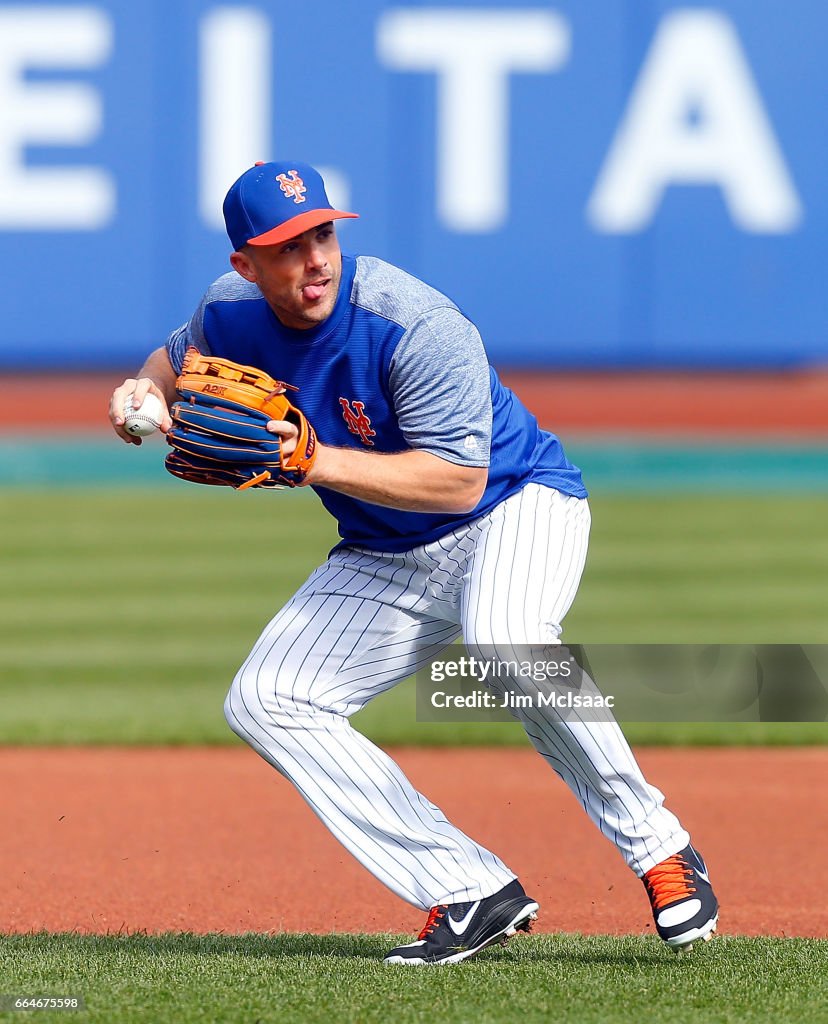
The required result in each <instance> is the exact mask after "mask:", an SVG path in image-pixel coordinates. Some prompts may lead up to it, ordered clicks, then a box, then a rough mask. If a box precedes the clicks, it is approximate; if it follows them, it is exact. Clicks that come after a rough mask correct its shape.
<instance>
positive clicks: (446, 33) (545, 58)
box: [377, 8, 570, 233]
mask: <svg viewBox="0 0 828 1024" xmlns="http://www.w3.org/2000/svg"><path fill="white" fill-rule="evenodd" d="M569 47H570V32H569V25H568V23H567V22H566V20H565V19H564V18H563V17H562V16H561V15H560V14H557V13H556V12H554V11H544V10H538V9H525V10H520V9H517V10H516V9H513V8H508V9H507V8H500V9H497V8H493V9H491V10H481V9H479V8H478V9H468V10H465V9H458V8H453V9H447V8H443V9H440V8H417V9H413V8H399V9H396V10H391V11H388V12H387V13H386V14H384V15H383V16H382V17H381V19H380V21H379V25H378V28H377V52H378V54H379V57H380V60H382V62H383V63H384V64H385V65H386V66H387V67H390V68H393V69H394V70H396V71H423V72H433V73H434V74H436V75H437V90H438V91H437V104H438V106H437V161H436V163H437V213H438V216H439V218H440V220H441V221H442V223H443V224H444V225H445V226H446V227H448V228H450V229H451V230H453V231H460V232H476V233H483V232H491V231H495V230H497V228H499V227H501V226H502V225H503V223H504V222H505V221H506V218H507V216H508V213H509V196H508V182H509V174H508V154H509V82H508V78H509V75H510V74H513V73H515V72H524V73H526V72H531V73H535V74H539V73H544V72H550V71H555V70H557V69H558V68H560V67H561V66H562V65H563V64H564V63H565V62H566V60H567V57H568V55H569Z"/></svg>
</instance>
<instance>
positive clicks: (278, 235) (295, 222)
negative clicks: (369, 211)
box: [247, 210, 359, 245]
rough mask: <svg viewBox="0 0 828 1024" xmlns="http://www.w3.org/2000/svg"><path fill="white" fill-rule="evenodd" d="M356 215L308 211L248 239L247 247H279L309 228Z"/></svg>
mask: <svg viewBox="0 0 828 1024" xmlns="http://www.w3.org/2000/svg"><path fill="white" fill-rule="evenodd" d="M358 216H359V214H358V213H345V212H344V211H343V210H308V211H307V213H300V214H299V215H298V216H296V217H291V218H290V220H286V221H285V222H284V223H283V224H280V225H279V226H278V227H276V228H271V229H270V231H265V232H264V233H263V234H261V235H256V237H255V238H248V240H247V244H248V245H279V243H280V242H287V241H288V240H289V239H291V238H296V236H297V235H301V234H302V232H303V231H310V229H311V228H318V227H319V225H320V224H327V223H328V221H329V220H342V219H343V218H345V217H358Z"/></svg>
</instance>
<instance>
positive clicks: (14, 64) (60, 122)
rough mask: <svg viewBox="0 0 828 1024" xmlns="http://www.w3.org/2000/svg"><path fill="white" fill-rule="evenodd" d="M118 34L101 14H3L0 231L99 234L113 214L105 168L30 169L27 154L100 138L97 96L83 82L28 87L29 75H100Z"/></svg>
mask: <svg viewBox="0 0 828 1024" xmlns="http://www.w3.org/2000/svg"><path fill="white" fill-rule="evenodd" d="M111 50H112V26H111V23H110V20H109V17H108V15H107V14H106V12H105V11H103V10H101V9H100V8H98V7H46V6H43V7H39V6H37V5H34V6H31V7H0V230H6V231H97V230H100V229H101V228H104V227H106V225H107V224H109V222H110V221H111V220H112V217H113V215H114V212H115V184H114V182H113V180H112V177H111V176H110V175H109V174H108V173H107V172H106V171H104V170H102V169H101V168H99V167H70V166H66V167H55V166H52V167H27V166H26V162H25V148H26V146H84V145H88V144H89V143H90V142H91V141H92V140H94V139H95V138H96V137H97V136H98V135H99V134H100V131H101V127H102V124H103V113H102V106H101V100H100V96H99V95H98V93H97V92H96V91H95V90H94V89H92V88H91V87H90V86H88V85H82V84H80V83H77V82H49V83H47V82H42V81H38V82H28V81H26V80H25V78H24V74H25V72H26V69H27V68H38V69H54V68H60V69H62V70H63V69H67V68H73V69H74V68H95V67H99V66H100V65H101V64H102V63H103V62H104V61H105V60H106V59H107V58H108V57H109V55H110V53H111Z"/></svg>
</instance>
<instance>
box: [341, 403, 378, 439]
mask: <svg viewBox="0 0 828 1024" xmlns="http://www.w3.org/2000/svg"><path fill="white" fill-rule="evenodd" d="M339 404H340V405H341V406H342V418H343V419H344V420H345V422H346V424H347V425H348V430H350V431H351V433H352V434H358V435H359V438H360V440H361V441H362V443H363V444H364V445H368V446H369V447H371V448H373V447H374V442H373V441H370V440H369V438H371V437H376V436H377V432H376V431H375V430H372V429H371V419H370V417H368V416H366V415H365V404H364V402H354V403H353V408H351V402H349V401H348V399H347V398H340V399H339Z"/></svg>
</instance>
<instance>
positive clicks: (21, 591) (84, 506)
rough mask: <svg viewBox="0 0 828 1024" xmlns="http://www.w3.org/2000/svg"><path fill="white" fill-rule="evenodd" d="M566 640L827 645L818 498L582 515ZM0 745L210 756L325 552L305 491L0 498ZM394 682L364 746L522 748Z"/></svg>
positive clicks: (714, 735) (704, 729)
mask: <svg viewBox="0 0 828 1024" xmlns="http://www.w3.org/2000/svg"><path fill="white" fill-rule="evenodd" d="M592 509H593V539H592V545H591V550H590V557H589V562H588V565H587V571H586V574H585V577H584V581H583V584H582V586H581V589H580V592H579V595H578V598H577V600H576V603H575V606H574V608H573V610H572V612H571V614H570V615H569V617H568V618H567V623H566V626H567V632H566V636H567V639H568V640H570V641H572V642H581V643H622V642H629V643H648V642H657V643H668V642H675V643H680V642H691V643H711V644H712V643H767V642H778V643H821V642H825V641H828V617H826V616H825V614H824V608H825V579H826V578H827V577H828V531H826V530H825V523H826V521H828V496H808V497H804V496H800V497H796V496H782V495H773V496H769V497H762V496H735V497H734V496H730V497H717V496H712V495H705V496H682V497H676V496H673V497H669V496H662V497H658V496H655V495H647V496H613V497H598V498H595V499H593V501H592ZM0 516H2V520H3V522H4V526H5V528H4V530H3V531H2V535H0V561H2V564H3V572H2V575H0V623H2V627H1V628H2V632H3V641H2V662H1V663H0V704H1V705H2V710H3V713H2V716H0V742H2V743H226V742H236V741H235V738H234V737H233V736H232V734H231V733H230V731H229V729H228V728H227V726H226V725H225V722H224V719H223V716H222V711H221V707H222V702H223V698H224V693H225V691H226V689H227V686H228V684H229V682H230V680H231V679H232V677H233V675H234V673H235V671H236V669H237V667H238V666H239V664H240V663H241V662H242V660H243V659H244V657H245V655H246V654H247V651H248V650H249V648H250V647H251V645H252V644H253V642H254V641H255V639H256V637H257V636H258V633H259V631H260V629H261V628H262V627H263V626H264V625H265V623H266V622H267V621H268V619H269V618H270V617H271V615H272V614H273V613H274V612H275V611H276V610H277V609H278V608H279V607H280V605H281V604H282V603H283V602H284V601H285V600H286V598H287V597H288V596H289V595H290V594H291V593H292V592H293V590H295V588H296V587H297V586H298V585H299V584H300V583H301V582H302V581H303V580H304V578H305V577H306V575H307V574H308V573H309V571H310V570H311V569H312V568H313V567H315V566H316V565H317V564H318V563H319V562H320V561H321V560H323V559H324V558H325V556H326V554H327V551H328V550H329V548H330V547H331V546H332V545H333V544H334V543H335V542H336V539H337V538H336V531H335V526H334V523H333V521H332V520H331V519H330V518H329V517H328V515H327V514H326V513H325V512H324V510H323V509H322V507H321V506H320V505H319V503H318V502H317V501H316V500H315V499H314V498H313V497H312V496H311V495H308V494H282V493H278V494H273V493H266V492H257V493H245V494H237V493H234V492H226V491H224V490H219V489H214V490H209V489H207V488H189V489H188V488H186V487H182V488H181V489H180V490H179V489H177V488H175V487H172V488H171V487H164V488H158V489H156V490H134V489H133V490H124V491H118V490H113V491H109V492H107V491H103V490H100V489H98V490H92V491H81V490H77V491H76V490H56V491H50V490H46V489H42V490H31V491H26V490H7V491H0ZM413 709H414V700H413V692H412V688H411V687H410V686H408V685H403V686H400V687H398V688H397V689H396V690H395V691H392V692H391V693H389V694H387V695H384V696H383V697H381V698H379V699H378V700H376V701H375V702H373V704H372V705H371V706H369V707H368V708H367V709H366V710H365V711H364V712H362V713H361V714H360V715H359V716H358V717H357V719H355V721H356V722H357V723H358V724H359V727H360V728H361V729H363V730H364V731H366V732H367V733H368V734H369V735H370V736H371V737H372V738H373V739H375V740H376V741H378V742H381V743H386V744H390V743H410V742H434V743H495V744H501V743H515V742H518V743H520V742H523V738H522V737H523V734H522V732H521V730H520V729H519V728H518V727H517V726H512V725H507V724H496V725H491V724H485V723H479V724H476V723H471V724H442V723H438V724H425V723H421V724H417V723H415V721H414V710H413ZM628 733H629V735H630V738H631V739H633V740H634V741H636V742H671V741H673V742H675V741H690V742H709V743H732V742H822V741H825V740H826V739H828V726H826V725H825V724H824V723H822V724H816V725H791V724H782V725H773V724H765V725H759V724H750V725H727V726H722V725H717V724H715V723H714V724H704V723H701V724H696V725H694V724H692V723H691V724H685V725H682V726H669V725H661V724H658V723H648V724H642V725H640V726H631V727H630V728H629V730H628Z"/></svg>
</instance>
